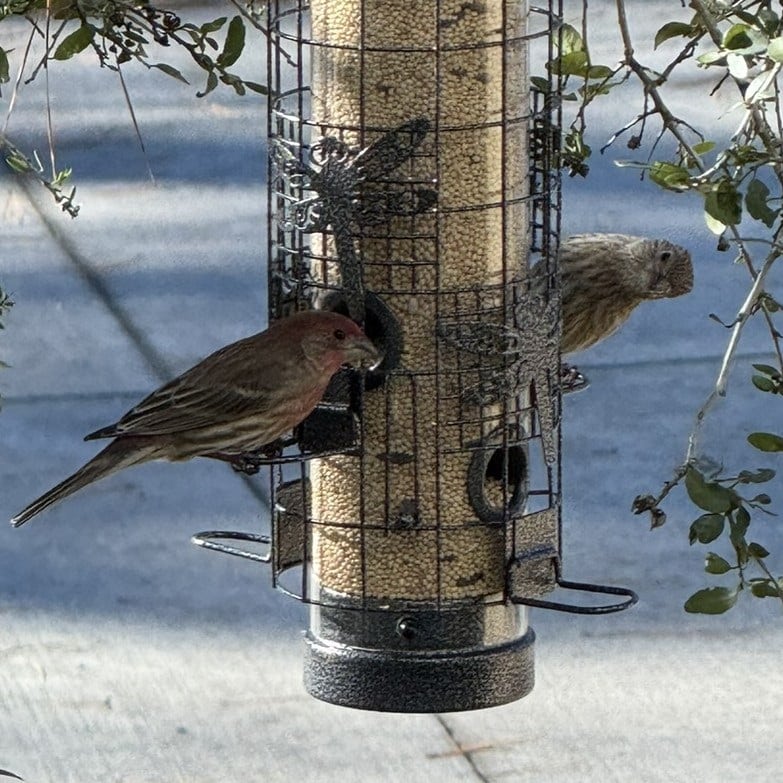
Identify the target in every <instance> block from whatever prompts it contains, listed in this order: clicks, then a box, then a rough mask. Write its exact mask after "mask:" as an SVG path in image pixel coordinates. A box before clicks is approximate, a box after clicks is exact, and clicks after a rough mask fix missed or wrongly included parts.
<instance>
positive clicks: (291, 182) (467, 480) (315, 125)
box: [196, 0, 636, 712]
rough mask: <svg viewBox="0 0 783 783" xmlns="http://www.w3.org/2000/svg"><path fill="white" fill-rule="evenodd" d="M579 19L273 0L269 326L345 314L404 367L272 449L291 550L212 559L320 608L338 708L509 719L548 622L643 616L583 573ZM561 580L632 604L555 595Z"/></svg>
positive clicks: (343, 382)
mask: <svg viewBox="0 0 783 783" xmlns="http://www.w3.org/2000/svg"><path fill="white" fill-rule="evenodd" d="M560 10H561V9H560V7H559V3H558V2H556V0H550V2H549V4H548V5H547V6H546V7H544V8H528V7H527V6H526V5H525V3H523V2H519V0H493V2H479V3H465V2H463V0H421V1H420V2H410V0H310V1H309V2H304V0H286V2H283V1H282V0H279V1H278V2H274V1H273V2H271V3H269V33H270V36H269V40H270V44H269V59H268V65H269V75H270V79H269V89H270V93H269V94H270V102H269V118H268V123H269V125H268V137H269V153H270V175H269V302H270V317H271V318H280V317H284V316H285V315H286V314H288V313H290V312H292V311H295V310H299V309H303V308H307V307H313V306H315V307H320V308H328V309H334V310H339V311H341V312H344V313H346V314H348V315H350V316H351V317H352V318H354V320H356V321H357V322H359V323H362V324H363V326H364V328H365V331H366V333H367V334H368V336H369V337H370V338H371V339H372V340H373V341H374V342H376V344H377V345H378V346H379V347H381V348H382V349H383V351H384V357H385V358H384V361H383V363H382V364H381V366H380V367H378V368H376V370H375V371H374V372H373V373H370V374H366V375H360V374H358V373H356V372H353V371H347V370H346V371H343V372H341V373H340V374H338V376H336V377H335V379H334V380H333V382H332V384H331V386H330V387H329V390H328V392H327V394H326V397H325V399H324V401H323V403H322V404H321V405H320V406H319V407H318V409H317V410H316V411H315V412H314V414H313V415H312V416H311V417H310V418H309V419H308V420H306V421H305V422H304V423H303V424H302V425H301V426H300V427H299V428H297V431H296V433H295V435H294V438H293V439H292V440H291V442H289V443H287V444H282V451H279V452H278V453H276V454H272V455H266V456H265V455H255V462H254V463H253V464H256V465H261V464H269V465H271V469H270V475H271V497H272V509H273V511H272V515H271V535H270V536H261V535H258V534H247V535H245V534H241V533H224V532H220V531H211V532H206V533H202V534H199V536H197V537H196V540H197V543H200V544H202V545H203V546H206V547H208V548H211V549H217V550H219V551H223V552H227V553H230V554H238V555H240V556H243V557H250V558H251V559H253V560H257V561H262V562H266V563H269V565H270V567H271V571H272V579H273V583H274V585H275V586H276V587H278V588H279V589H281V590H283V591H285V592H288V593H291V594H292V595H295V596H296V597H298V598H299V599H301V600H302V601H305V602H307V603H308V604H309V605H310V607H311V612H310V626H309V629H308V631H307V635H306V646H305V649H306V653H305V664H304V668H305V674H304V679H305V686H306V688H307V690H308V691H309V692H310V693H311V694H312V695H313V696H316V697H318V698H320V699H323V700H326V701H329V702H333V703H336V704H342V705H346V706H351V707H358V708H364V709H372V710H388V711H400V712H444V711H451V710H467V709H476V708H480V707H490V706H493V705H497V704H503V703H506V702H509V701H512V700H514V699H518V698H520V697H522V696H524V695H525V694H526V693H528V692H529V691H530V689H531V688H532V687H533V681H534V667H533V648H534V638H535V636H534V633H533V629H532V628H531V627H530V626H529V624H528V617H527V611H528V610H527V608H526V605H533V606H539V607H546V608H550V609H557V610H564V611H577V612H586V613H599V612H609V611H617V610H619V609H623V608H625V607H626V606H628V605H630V604H631V603H633V602H634V601H635V600H636V598H635V596H634V595H633V593H632V592H631V591H629V590H625V589H623V588H612V587H604V586H600V585H585V584H582V583H575V582H568V581H565V580H564V579H563V578H562V576H561V567H562V560H561V544H560V509H561V494H560V493H561V488H560V412H561V387H562V386H563V385H564V384H563V381H564V378H565V377H566V375H567V373H568V369H567V368H566V369H563V368H561V364H560V356H559V347H558V346H559V338H560V304H559V292H558V287H557V275H556V254H557V238H558V233H559V210H560V190H559V185H560V180H559V173H558V172H559V161H558V154H559V124H560V117H559V100H560V91H559V90H560V85H559V83H558V78H559V77H558V76H557V75H556V74H554V73H553V70H556V69H552V70H549V71H547V70H546V69H545V68H544V67H543V63H545V62H547V61H551V60H553V59H554V57H555V53H554V49H553V42H554V41H556V39H557V29H558V26H559V24H560ZM531 47H537V48H538V58H537V61H538V62H539V63H540V68H539V72H546V73H548V76H547V80H548V87H547V89H546V90H545V91H539V92H532V93H531V91H530V89H529V84H530V79H529V74H528V67H527V63H528V59H529V51H530V49H531ZM537 83H538V84H539V86H540V80H537ZM580 379H581V381H580ZM576 381H580V382H583V381H584V379H583V378H581V376H578V378H575V382H576ZM576 385H577V386H578V385H579V384H578V383H577V384H576ZM243 536H244V538H243ZM237 540H240V541H241V540H245V541H249V542H252V543H255V544H258V545H261V546H262V547H263V551H261V552H255V553H252V552H248V551H246V550H244V549H242V548H240V547H239V546H238V545H237V544H236V541H237ZM558 585H560V586H562V587H566V588H569V589H572V590H576V591H583V592H584V591H586V592H589V593H593V592H598V593H604V594H609V595H612V596H613V598H612V599H611V602H610V603H604V604H602V605H599V606H589V605H588V606H585V605H583V604H581V603H576V604H568V603H563V602H559V601H556V600H549V599H548V598H545V596H547V594H548V593H550V592H551V591H552V590H554V589H555V588H556V587H557V586H558Z"/></svg>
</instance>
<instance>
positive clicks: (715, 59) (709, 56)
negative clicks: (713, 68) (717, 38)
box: [696, 49, 726, 65]
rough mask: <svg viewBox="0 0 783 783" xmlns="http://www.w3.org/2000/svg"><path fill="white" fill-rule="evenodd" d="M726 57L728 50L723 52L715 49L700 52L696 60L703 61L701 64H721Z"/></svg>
mask: <svg viewBox="0 0 783 783" xmlns="http://www.w3.org/2000/svg"><path fill="white" fill-rule="evenodd" d="M725 59H726V52H721V51H718V50H717V49H716V50H713V51H711V52H705V53H704V54H700V55H699V56H698V57H697V58H696V60H697V62H699V63H701V65H713V64H716V63H717V64H720V63H721V62H723V61H724V60H725Z"/></svg>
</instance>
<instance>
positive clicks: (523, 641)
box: [304, 603, 535, 712]
mask: <svg viewBox="0 0 783 783" xmlns="http://www.w3.org/2000/svg"><path fill="white" fill-rule="evenodd" d="M534 641H535V634H534V632H533V629H532V628H529V627H527V623H526V611H525V610H524V609H521V608H520V607H517V606H513V605H506V604H503V603H497V604H475V603H472V604H469V605H462V606H458V607H449V608H448V609H443V608H441V610H440V611H438V610H435V609H419V608H417V609H416V610H415V611H414V610H413V609H412V610H411V611H408V612H406V611H400V612H395V611H389V610H377V611H372V610H370V611H366V610H365V611H362V610H356V609H352V608H349V609H343V608H339V609H338V608H335V607H325V606H321V605H317V604H315V605H312V606H311V622H310V630H309V631H308V633H307V636H306V638H305V642H306V652H305V669H304V683H305V688H306V689H307V691H308V693H310V695H311V696H314V697H316V698H318V699H321V700H322V701H327V702H331V703H332V704H339V705H342V706H345V707H354V708H357V709H365V710H378V711H382V712H455V711H459V710H475V709H482V708H484V707H494V706H496V705H499V704H506V703H508V702H511V701H515V700H516V699H520V698H522V697H523V696H526V695H527V694H528V693H529V692H530V691H531V690H532V688H533V684H534V667H533V647H534Z"/></svg>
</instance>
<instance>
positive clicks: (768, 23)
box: [758, 8, 780, 43]
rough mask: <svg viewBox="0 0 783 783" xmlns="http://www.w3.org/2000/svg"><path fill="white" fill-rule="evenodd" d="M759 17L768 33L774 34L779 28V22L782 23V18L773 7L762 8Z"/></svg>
mask: <svg viewBox="0 0 783 783" xmlns="http://www.w3.org/2000/svg"><path fill="white" fill-rule="evenodd" d="M758 19H759V21H760V22H761V24H762V25H763V26H764V32H765V33H766V34H767V35H773V34H774V32H775V31H776V30H777V29H778V24H780V18H779V17H778V15H777V14H776V13H775V12H774V11H773V10H772V9H771V8H760V9H759V13H758ZM773 40H774V39H773ZM770 43H771V42H770Z"/></svg>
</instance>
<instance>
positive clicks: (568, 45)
mask: <svg viewBox="0 0 783 783" xmlns="http://www.w3.org/2000/svg"><path fill="white" fill-rule="evenodd" d="M558 33H559V35H558V37H557V38H556V41H555V43H556V45H558V46H559V47H560V54H561V55H564V54H570V53H571V52H583V51H584V49H585V44H584V41H583V40H582V36H581V34H580V33H579V31H578V30H577V29H576V28H575V27H574V26H573V25H570V24H564V25H561V26H560V28H559V30H558Z"/></svg>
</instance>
